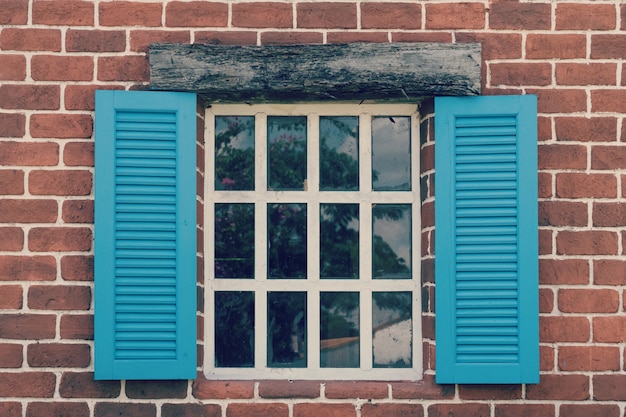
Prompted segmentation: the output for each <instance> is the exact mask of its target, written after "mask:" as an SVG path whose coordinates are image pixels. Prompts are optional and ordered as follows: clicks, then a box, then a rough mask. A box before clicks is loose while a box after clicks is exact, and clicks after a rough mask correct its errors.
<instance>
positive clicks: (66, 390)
mask: <svg viewBox="0 0 626 417" xmlns="http://www.w3.org/2000/svg"><path fill="white" fill-rule="evenodd" d="M59 393H60V394H61V397H63V398H117V397H118V396H119V395H120V381H95V380H94V378H93V373H92V372H63V376H62V377H61V383H60V384H59ZM129 415H133V414H129Z"/></svg>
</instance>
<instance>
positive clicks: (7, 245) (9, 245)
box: [0, 227, 24, 251]
mask: <svg viewBox="0 0 626 417" xmlns="http://www.w3.org/2000/svg"><path fill="white" fill-rule="evenodd" d="M0 236H2V239H1V240H0V251H19V250H22V249H23V248H24V231H23V230H22V228H21V227H0Z"/></svg>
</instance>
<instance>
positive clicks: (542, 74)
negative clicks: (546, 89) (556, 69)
mask: <svg viewBox="0 0 626 417" xmlns="http://www.w3.org/2000/svg"><path fill="white" fill-rule="evenodd" d="M489 68H490V70H491V85H492V86H499V85H515V86H522V85H524V86H526V85H538V86H544V85H549V84H550V83H551V82H552V66H551V65H550V64H548V63H541V64H540V63H521V64H510V63H502V64H491V65H490V66H489Z"/></svg>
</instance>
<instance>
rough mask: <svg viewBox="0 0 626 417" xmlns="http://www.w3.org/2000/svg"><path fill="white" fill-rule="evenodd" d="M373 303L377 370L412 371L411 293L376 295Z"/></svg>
mask: <svg viewBox="0 0 626 417" xmlns="http://www.w3.org/2000/svg"><path fill="white" fill-rule="evenodd" d="M372 302H373V310H372V326H373V330H374V340H373V352H372V354H373V359H374V361H373V362H374V367H375V368H410V367H411V366H412V362H413V358H412V347H413V322H412V319H411V311H412V302H411V293H410V292H375V293H373V294H372Z"/></svg>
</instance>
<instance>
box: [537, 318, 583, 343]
mask: <svg viewBox="0 0 626 417" xmlns="http://www.w3.org/2000/svg"><path fill="white" fill-rule="evenodd" d="M539 335H540V340H541V341H542V342H546V343H557V342H558V343H563V342H587V341H589V336H590V329H589V320H588V319H587V318H586V317H552V316H541V317H540V319H539Z"/></svg>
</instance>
